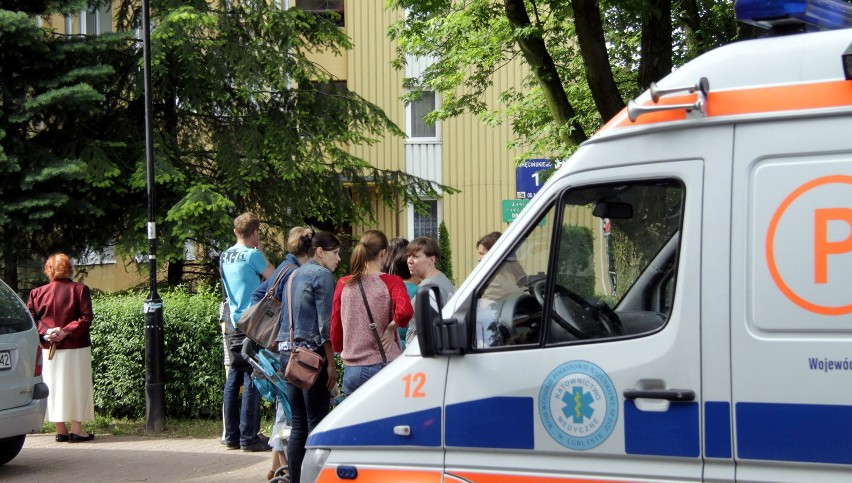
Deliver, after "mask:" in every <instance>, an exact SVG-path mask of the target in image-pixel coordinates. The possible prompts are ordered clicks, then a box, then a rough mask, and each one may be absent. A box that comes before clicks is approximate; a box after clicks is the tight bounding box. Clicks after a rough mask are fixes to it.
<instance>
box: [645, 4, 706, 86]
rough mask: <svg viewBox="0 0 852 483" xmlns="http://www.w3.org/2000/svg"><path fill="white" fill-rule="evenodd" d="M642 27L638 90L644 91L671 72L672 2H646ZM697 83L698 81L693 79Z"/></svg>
mask: <svg viewBox="0 0 852 483" xmlns="http://www.w3.org/2000/svg"><path fill="white" fill-rule="evenodd" d="M646 15H647V17H646V18H645V21H644V22H643V25H642V44H641V49H640V52H641V58H640V59H639V76H638V82H639V88H640V89H641V90H643V91H644V90H645V89H647V88H648V86H650V85H651V82H656V81H658V80H660V79H662V78H663V77H665V76H666V75H668V74H670V73H671V71H672V2H671V0H648V9H647V11H646ZM695 81H696V82H697V81H698V79H695Z"/></svg>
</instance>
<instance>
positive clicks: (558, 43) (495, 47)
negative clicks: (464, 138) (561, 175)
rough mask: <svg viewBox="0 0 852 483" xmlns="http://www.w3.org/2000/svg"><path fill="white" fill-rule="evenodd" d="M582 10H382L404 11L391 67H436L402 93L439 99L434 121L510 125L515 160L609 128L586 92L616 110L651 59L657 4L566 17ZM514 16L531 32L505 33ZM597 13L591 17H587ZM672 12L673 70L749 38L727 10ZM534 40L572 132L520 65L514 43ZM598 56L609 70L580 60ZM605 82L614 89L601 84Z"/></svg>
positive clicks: (711, 0)
mask: <svg viewBox="0 0 852 483" xmlns="http://www.w3.org/2000/svg"><path fill="white" fill-rule="evenodd" d="M583 3H584V4H585V5H586V6H588V5H589V4H590V3H592V2H569V1H566V0H537V1H535V2H531V1H513V0H504V1H499V2H497V1H493V0H467V1H464V2H453V1H446V0H389V1H388V6H389V8H395V9H403V8H404V9H406V12H407V14H406V15H404V16H400V18H401V19H400V20H399V21H398V22H397V23H395V24H394V25H393V26H392V27H391V28H390V31H389V35H390V37H391V38H392V39H394V40H395V41H396V42H397V44H398V50H397V57H396V59H395V61H394V66H395V67H397V68H399V69H402V68H404V66H405V64H406V59H407V56H418V57H430V58H434V59H436V62H435V63H434V64H432V65H430V66H429V67H428V68H427V69H426V71H425V72H424V73H423V75H422V76H421V77H420V78H417V79H413V78H412V79H407V80H406V85H407V86H408V87H414V86H418V87H425V88H430V89H433V90H435V91H438V92H440V93H441V97H442V100H443V102H442V106H441V108H440V109H439V110H437V111H435V112H434V113H433V114H432V116H431V117H432V118H434V119H446V118H451V117H454V116H458V115H459V114H461V113H463V112H470V113H474V114H477V115H479V116H481V117H482V118H483V119H484V120H486V122H489V123H501V122H508V123H510V124H511V126H512V128H513V131H514V132H515V134H516V135H517V138H516V139H513V140H511V141H510V142H509V147H510V148H520V149H522V150H523V153H522V154H521V155H520V156H519V159H526V158H551V159H554V158H564V157H566V156H568V155H569V154H570V153H572V152H573V151H574V150H575V149H576V146H570V145H566V143H565V139H566V133H568V132H571V130H572V129H576V128H577V126H579V127H580V128H581V129H582V130H583V131H584V136H587V135H591V134H592V133H594V132H595V131H597V130H598V129H599V128H600V127H601V126H602V124H603V123H604V122H605V121H607V120H608V117H609V115H607V116H604V115H602V113H601V112H600V110H599V109H600V107H599V106H598V104H597V102H596V101H597V99H596V96H594V95H593V90H592V87H591V84H592V83H595V84H597V85H598V86H599V87H598V94H597V95H598V96H600V97H602V98H605V99H607V100H609V101H610V102H611V104H614V105H619V104H620V105H624V103H625V102H626V100H627V99H631V98H633V97H635V96H636V95H637V94H638V93H639V90H640V86H639V70H640V69H639V66H640V64H641V62H642V57H643V55H650V54H645V53H644V52H643V48H647V45H646V46H643V45H642V38H643V34H644V33H647V32H646V28H647V29H649V31H653V29H654V28H656V24H654V23H652V22H650V21H649V19H651V18H652V17H654V15H656V16H657V18H659V15H663V14H665V13H664V11H662V10H660V9H661V7H660V5H661V4H659V3H658V2H651V1H649V0H630V1H615V2H614V1H610V0H604V1H601V2H594V5H593V8H592V9H591V12H587V11H584V12H582V13H577V12H574V9H573V7H574V6H575V5H579V4H583ZM519 8H526V10H527V13H528V15H529V18H530V24H529V25H524V26H516V27H514V28H513V27H512V24H511V23H510V21H509V18H508V16H507V10H508V9H519ZM595 10H597V12H598V18H593V17H595V16H594V15H592V14H591V13H592V12H594V11H595ZM670 10H671V11H670V15H671V20H672V21H671V24H672V32H671V36H672V38H673V42H672V45H671V46H670V57H671V61H672V64H673V65H674V67H678V66H681V65H683V63H685V62H687V61H688V60H690V59H691V58H694V57H695V56H696V55H698V54H700V53H703V52H706V51H707V50H710V49H712V48H715V47H717V46H719V45H723V44H725V43H729V42H731V41H733V40H738V39H740V38H743V37H745V36H747V35H748V32H745V33H744V32H743V29H742V28H741V27H739V26H738V25H737V24H736V22H735V20H734V15H733V2H720V1H717V0H707V1H698V2H681V3H673V4H671V9H670ZM596 21H599V22H600V26H596V25H595V24H596ZM583 26H585V30H584V31H585V32H589V31H598V30H599V29H600V28H602V30H603V32H602V36H601V37H600V38H598V37H594V38H591V39H590V38H588V37H585V40H586V41H587V43H586V44H584V43H583V42H581V39H580V38H579V37H578V33H577V32H578V31H580V30H581V27H583ZM532 39H534V40H538V39H540V40H541V42H542V43H543V44H544V46H545V48H546V54H547V55H549V56H550V57H551V58H552V60H553V62H554V64H555V67H556V71H557V72H558V76H559V80H560V83H561V86H562V90H563V91H564V94H565V95H566V96H567V99H568V103H569V104H570V107H571V108H573V111H574V112H575V118H574V119H573V121H575V122H576V124H574V125H572V124H571V123H568V124H565V125H562V124H561V123H559V122H556V121H555V120H554V119H558V118H560V117H561V116H560V114H561V112H562V109H564V108H565V107H566V106H565V105H562V104H559V103H555V104H551V103H549V102H548V99H549V98H552V97H554V96H553V94H561V93H558V92H552V91H555V90H558V88H553V89H551V88H552V85H550V84H548V87H544V86H543V85H542V82H541V81H542V79H540V78H538V77H537V73H536V71H535V67H536V66H531V65H530V63H529V62H528V60H527V59H526V58H525V55H524V54H525V53H528V52H524V50H523V47H522V43H523V42H524V41H529V40H532ZM526 47H527V48H528V47H529V45H527V46H526ZM665 48H669V46H665ZM596 49H600V51H602V52H605V53H606V55H607V56H608V61H609V62H608V64H607V63H606V62H605V61H604V62H594V61H592V62H590V61H588V60H587V59H585V58H584V55H585V54H592V53H593V52H594V51H595V50H596ZM584 50H585V51H584ZM663 50H665V49H663ZM533 57H534V58H536V59H539V60H540V59H541V58H542V57H544V56H543V55H538V53H536V55H533ZM646 63H647V60H646ZM517 65H523V66H524V67H526V68H528V74H527V77H526V80H525V81H524V84H523V85H522V86H507V87H504V86H497V85H495V79H501V78H502V76H501V75H500V74H501V72H502V71H503V70H504V69H507V68H514V67H512V66H517ZM610 78H611V79H612V81H613V82H614V84H615V86H614V88H610V86H611V84H609V83H608V82H607V83H604V82H602V80H605V79H610ZM604 84H605V85H604ZM495 88H499V89H501V91H500V99H501V102H500V103H498V104H497V105H494V106H489V105H488V104H487V103H486V94H487V91H488V90H489V89H495ZM547 91H551V92H547ZM601 92H603V93H601ZM556 97H558V96H556ZM605 117H607V118H605ZM566 130H567V131H566ZM581 138H582V136H581Z"/></svg>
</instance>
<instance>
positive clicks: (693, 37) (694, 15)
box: [680, 0, 706, 53]
mask: <svg viewBox="0 0 852 483" xmlns="http://www.w3.org/2000/svg"><path fill="white" fill-rule="evenodd" d="M680 10H681V15H680V19H681V24H682V26H683V30H684V31H685V32H686V39H687V42H688V43H689V50H690V51H693V49H694V51H695V52H699V53H703V52H704V49H706V46H705V45H704V31H703V30H702V29H701V14H700V13H699V12H698V2H697V1H696V0H683V1H682V2H681V3H680Z"/></svg>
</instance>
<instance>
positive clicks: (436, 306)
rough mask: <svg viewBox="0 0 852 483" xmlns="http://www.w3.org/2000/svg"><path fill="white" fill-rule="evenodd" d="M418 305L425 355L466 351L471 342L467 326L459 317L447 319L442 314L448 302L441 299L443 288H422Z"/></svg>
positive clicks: (419, 332) (416, 313)
mask: <svg viewBox="0 0 852 483" xmlns="http://www.w3.org/2000/svg"><path fill="white" fill-rule="evenodd" d="M414 305H415V307H414V317H415V321H416V326H417V343H418V344H419V345H420V355H421V356H423V357H435V356H439V355H441V356H442V355H453V354H463V353H464V348H465V347H466V344H467V340H466V333H465V330H464V327H465V325H464V323H463V322H459V321H458V320H456V319H447V320H444V319H443V318H442V317H441V308H442V307H443V306H444V301H443V300H441V291H440V289H439V288H438V287H437V286H434V285H431V286H430V285H427V286H425V287H419V288H418V289H417V297H416V298H415V301H414Z"/></svg>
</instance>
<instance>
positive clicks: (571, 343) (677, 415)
mask: <svg viewBox="0 0 852 483" xmlns="http://www.w3.org/2000/svg"><path fill="white" fill-rule="evenodd" d="M730 133H731V129H730V128H727V129H726V128H724V127H715V128H705V129H704V130H702V135H700V136H687V135H684V136H676V135H675V136H672V135H671V133H668V134H669V135H664V134H651V133H648V134H646V135H643V136H642V137H641V138H640V139H637V138H632V139H625V140H608V141H607V142H605V143H601V144H592V145H586V146H584V147H583V148H581V149H580V150H579V151H578V152H577V153H576V154H575V155H574V156H573V157H572V159H571V160H570V161H569V164H568V166H566V167H565V168H563V170H570V172H571V173H572V174H569V175H564V173H561V172H558V173H557V174H556V175H554V176H556V177H557V179H556V180H554V181H551V182H550V183H549V184H548V185H546V186H545V189H544V190H543V191H542V192H540V193H538V194H537V195H536V199H534V200H533V203H531V204H530V206H529V207H528V211H531V212H535V218H534V219H531V218H530V216H531V213H525V214H524V215H523V217H522V220H523V221H522V222H518V221H516V222H515V223H514V224H513V226H511V227H509V229H508V230H507V232H506V233H504V235H503V236H502V237H501V238H500V239H499V240H498V242H497V244H496V245H495V247H494V248H493V249H492V251H491V252H489V253H488V255H487V257H486V258H485V259H484V260H483V261H482V262H480V265H481V266H480V267H478V270H477V271H476V272H475V273H474V276H472V278H477V277H478V278H479V282H477V284H476V286H475V287H471V286H468V285H466V286H465V287H463V288H462V290H460V293H458V294H457V295H456V298H455V299H454V300H455V303H456V304H464V305H465V306H469V307H470V309H469V313H467V312H465V311H457V312H455V316H456V317H457V318H465V320H466V322H467V325H468V327H469V330H470V341H471V342H470V347H469V350H468V352H467V353H466V354H465V355H464V356H457V357H452V358H451V359H450V366H449V371H448V376H447V392H446V401H445V415H446V421H445V447H446V473H447V474H448V477H452V478H456V479H453V480H448V481H473V482H475V481H497V480H495V479H493V478H494V477H495V475H500V478H501V479H500V480H499V481H516V480H517V481H529V480H528V479H523V478H521V475H527V476H534V477H541V478H551V477H555V478H562V479H565V478H576V479H577V480H578V481H579V480H583V481H587V480H589V479H594V480H596V481H597V480H598V479H607V478H614V479H618V480H619V481H627V480H630V481H633V480H641V481H678V482H683V481H701V479H702V469H703V460H702V445H703V444H702V441H703V440H702V427H701V426H702V425H701V406H700V401H701V398H702V394H701V388H702V385H701V346H700V329H701V323H702V321H701V299H700V286H701V283H700V280H701V278H700V274H701V246H702V243H701V236H702V205H703V203H702V200H703V189H704V186H703V183H704V169H705V166H706V165H708V164H710V163H712V162H718V161H720V160H724V159H727V160H728V163H730V161H729V160H730V153H731V142H730V139H731V136H730ZM702 139H704V140H706V141H701V140H702ZM596 166H608V167H606V168H600V167H596ZM519 223H522V224H523V226H522V225H521V224H519ZM516 225H517V226H516ZM480 272H484V273H487V275H479V274H480ZM465 301H467V302H465ZM513 478H514V479H513Z"/></svg>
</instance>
